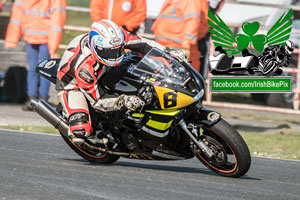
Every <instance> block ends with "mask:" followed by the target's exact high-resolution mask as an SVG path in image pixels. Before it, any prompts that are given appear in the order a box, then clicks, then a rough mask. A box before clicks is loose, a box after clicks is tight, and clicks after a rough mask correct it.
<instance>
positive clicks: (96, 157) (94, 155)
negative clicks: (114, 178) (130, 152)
mask: <svg viewBox="0 0 300 200" xmlns="http://www.w3.org/2000/svg"><path fill="white" fill-rule="evenodd" d="M61 136H62V138H63V139H64V140H65V142H66V143H67V144H68V145H69V146H70V147H71V149H73V151H75V152H76V153H77V154H78V155H80V156H81V157H83V158H84V159H86V160H88V161H90V162H92V163H103V164H111V163H114V162H116V161H117V160H118V159H119V158H120V157H119V156H115V155H110V154H107V153H101V152H94V151H91V150H86V149H82V148H80V147H79V146H78V145H76V144H75V143H74V142H73V141H72V140H71V139H70V138H66V137H65V136H63V135H62V134H61Z"/></svg>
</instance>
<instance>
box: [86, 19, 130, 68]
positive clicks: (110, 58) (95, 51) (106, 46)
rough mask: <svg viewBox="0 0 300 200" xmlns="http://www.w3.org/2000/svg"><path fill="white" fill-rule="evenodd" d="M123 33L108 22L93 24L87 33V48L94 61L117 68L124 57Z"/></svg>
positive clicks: (115, 25) (112, 23)
mask: <svg viewBox="0 0 300 200" xmlns="http://www.w3.org/2000/svg"><path fill="white" fill-rule="evenodd" d="M124 39H125V36H124V33H123V31H122V30H121V29H120V27H119V26H118V25H117V24H115V23H114V22H112V21H110V20H105V19H104V20H101V21H99V22H94V23H93V24H92V26H91V28H90V32H89V46H90V49H91V51H92V55H93V56H94V57H95V59H96V60H97V61H98V62H100V63H102V64H104V65H107V66H111V67H114V66H117V65H118V64H119V63H120V62H121V61H122V59H123V57H124Z"/></svg>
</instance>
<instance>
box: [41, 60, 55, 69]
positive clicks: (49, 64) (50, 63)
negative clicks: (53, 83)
mask: <svg viewBox="0 0 300 200" xmlns="http://www.w3.org/2000/svg"><path fill="white" fill-rule="evenodd" d="M55 64H56V61H55V60H50V61H49V62H47V63H46V64H45V67H44V68H45V69H50V68H52V67H53V66H55Z"/></svg>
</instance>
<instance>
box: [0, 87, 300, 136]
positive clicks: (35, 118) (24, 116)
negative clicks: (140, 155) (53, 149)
mask: <svg viewBox="0 0 300 200" xmlns="http://www.w3.org/2000/svg"><path fill="white" fill-rule="evenodd" d="M49 102H50V103H53V104H57V103H58V99H57V96H56V91H55V88H54V85H53V84H52V85H51V88H50V99H49ZM208 109H211V110H215V111H217V112H219V113H221V114H222V115H223V116H224V119H225V120H226V121H228V122H229V123H230V124H231V125H233V126H235V127H236V128H238V129H239V130H242V131H246V132H260V133H272V132H278V131H281V130H288V131H289V132H293V133H299V134H300V120H299V115H293V114H279V113H272V112H258V111H250V110H240V109H239V110H238V109H229V108H218V107H208ZM0 116H1V117H0V126H51V124H49V123H48V122H47V121H46V120H45V119H43V118H42V117H40V116H39V115H38V114H37V113H35V112H29V111H23V110H22V104H13V103H0ZM243 116H245V117H243ZM249 116H250V118H249ZM262 116H263V117H262ZM264 118H265V120H264ZM273 118H274V120H270V119H273Z"/></svg>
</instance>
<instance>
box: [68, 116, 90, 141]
mask: <svg viewBox="0 0 300 200" xmlns="http://www.w3.org/2000/svg"><path fill="white" fill-rule="evenodd" d="M69 123H70V128H69V135H70V136H71V139H72V141H73V142H74V143H75V144H77V145H78V146H80V145H82V143H83V142H84V141H85V139H86V138H87V137H89V136H90V135H91V133H92V132H93V130H92V126H91V123H90V120H89V115H88V114H87V113H84V112H76V113H73V114H72V115H70V117H69Z"/></svg>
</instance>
